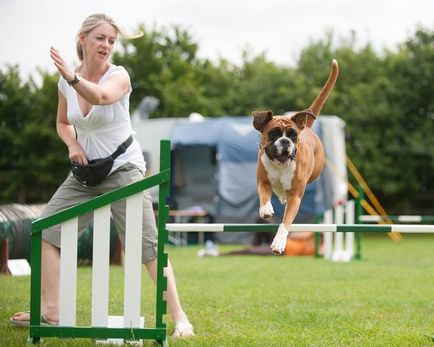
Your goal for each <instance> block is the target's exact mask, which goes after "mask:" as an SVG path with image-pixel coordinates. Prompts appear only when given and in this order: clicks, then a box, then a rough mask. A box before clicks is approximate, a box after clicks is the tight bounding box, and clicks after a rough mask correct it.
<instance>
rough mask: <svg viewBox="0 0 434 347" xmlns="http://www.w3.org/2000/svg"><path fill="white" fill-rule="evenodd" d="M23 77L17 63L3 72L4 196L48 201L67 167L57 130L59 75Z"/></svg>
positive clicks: (0, 178) (0, 179) (0, 158)
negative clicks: (38, 83) (36, 78)
mask: <svg viewBox="0 0 434 347" xmlns="http://www.w3.org/2000/svg"><path fill="white" fill-rule="evenodd" d="M40 75H41V77H42V84H41V86H40V87H37V86H36V84H35V83H34V82H33V81H32V80H30V81H28V82H25V83H23V82H22V81H21V79H20V77H19V70H18V67H16V66H15V67H9V70H8V71H7V72H6V73H2V72H0V172H1V174H0V186H1V187H2V189H1V190H0V200H4V201H12V202H21V203H25V202H39V201H47V200H48V198H49V197H50V196H51V195H52V193H53V192H54V190H55V189H56V186H57V185H58V184H59V183H60V180H61V179H62V178H64V176H65V175H66V172H67V161H65V159H67V158H65V149H64V146H63V144H62V142H61V141H60V140H59V139H58V137H57V135H56V132H55V124H56V123H55V122H56V113H55V112H56V109H57V80H58V78H57V77H56V76H53V75H49V74H48V73H44V72H40Z"/></svg>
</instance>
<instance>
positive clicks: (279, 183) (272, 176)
mask: <svg viewBox="0 0 434 347" xmlns="http://www.w3.org/2000/svg"><path fill="white" fill-rule="evenodd" d="M261 162H262V164H263V165H264V167H265V170H266V171H267V175H268V180H269V181H270V184H271V189H272V190H273V192H274V193H275V194H276V195H277V196H278V197H279V198H280V200H281V201H282V200H285V191H286V190H289V189H290V188H291V183H292V178H293V177H294V173H295V167H296V164H295V161H291V163H290V164H289V165H288V166H286V165H285V166H284V165H282V166H279V165H277V164H275V163H273V162H272V161H271V160H270V159H269V158H268V157H267V155H266V154H265V153H263V154H262V156H261Z"/></svg>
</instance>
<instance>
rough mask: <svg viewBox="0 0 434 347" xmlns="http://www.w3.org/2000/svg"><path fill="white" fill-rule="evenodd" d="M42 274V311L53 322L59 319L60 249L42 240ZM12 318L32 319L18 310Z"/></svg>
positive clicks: (19, 319)
mask: <svg viewBox="0 0 434 347" xmlns="http://www.w3.org/2000/svg"><path fill="white" fill-rule="evenodd" d="M41 260H42V274H41V289H42V295H41V296H42V300H41V312H42V314H43V315H44V316H45V317H46V318H47V319H48V320H49V321H52V322H58V321H59V279H60V253H59V249H58V248H57V247H55V246H53V245H52V244H50V243H48V242H47V241H44V240H42V258H41ZM12 318H13V319H14V320H17V321H30V314H29V313H28V312H17V313H15V314H14V315H13V316H12Z"/></svg>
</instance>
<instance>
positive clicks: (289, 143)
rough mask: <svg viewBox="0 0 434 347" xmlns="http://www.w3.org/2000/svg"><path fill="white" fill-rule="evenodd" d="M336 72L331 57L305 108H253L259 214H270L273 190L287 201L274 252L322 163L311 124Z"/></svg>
mask: <svg viewBox="0 0 434 347" xmlns="http://www.w3.org/2000/svg"><path fill="white" fill-rule="evenodd" d="M338 73H339V68H338V63H337V61H336V60H333V62H332V68H331V72H330V75H329V77H328V79H327V82H326V84H325V85H324V87H323V88H322V90H321V92H320V94H319V95H318V96H317V98H316V99H315V101H314V102H313V103H312V105H311V106H310V107H309V108H308V109H306V110H303V111H300V112H297V113H296V114H294V115H292V116H274V115H273V112H271V111H254V112H253V126H254V127H255V129H257V130H258V131H260V132H261V134H262V135H261V143H260V149H259V153H258V171H257V184H258V194H259V205H260V207H259V215H260V217H261V218H263V219H269V218H271V217H272V216H273V214H274V210H273V206H272V205H271V195H272V192H274V193H275V194H276V195H277V196H278V197H279V199H280V201H281V202H282V203H283V204H286V206H285V212H284V215H283V221H282V223H281V224H280V225H279V229H278V231H277V234H276V236H275V237H274V240H273V242H272V244H271V250H272V251H273V253H276V254H282V253H283V251H284V250H285V246H286V242H287V237H288V233H289V229H290V227H291V225H292V223H293V221H294V219H295V216H296V215H297V213H298V209H299V207H300V203H301V199H302V197H303V195H304V191H305V188H306V184H308V183H310V182H312V181H313V180H315V179H316V178H317V177H318V176H319V174H320V173H321V171H322V168H323V166H324V150H323V147H322V144H321V142H320V140H319V138H318V136H317V135H316V134H315V133H314V132H313V131H312V129H311V128H312V124H313V122H314V120H315V119H316V118H317V117H318V115H319V113H320V111H321V108H322V107H323V105H324V104H325V102H326V100H327V97H328V95H329V94H330V92H331V90H332V89H333V87H334V84H335V82H336V79H337V77H338Z"/></svg>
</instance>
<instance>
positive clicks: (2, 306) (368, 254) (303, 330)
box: [0, 235, 434, 347]
mask: <svg viewBox="0 0 434 347" xmlns="http://www.w3.org/2000/svg"><path fill="white" fill-rule="evenodd" d="M240 247H241V246H224V247H222V246H220V249H221V250H225V251H226V250H230V249H235V248H240ZM167 249H168V253H169V256H170V259H171V261H172V263H173V265H174V268H175V272H176V275H177V280H178V289H179V292H180V295H181V299H182V302H183V305H184V308H185V310H186V311H187V313H188V314H189V317H190V319H191V320H192V322H193V323H194V325H195V329H196V334H197V336H196V337H194V338H193V339H189V340H184V341H183V340H176V341H172V340H170V344H171V345H172V346H208V347H213V346H231V347H233V346H249V347H250V346H297V347H298V346H434V342H433V341H432V339H430V338H429V337H427V335H434V236H430V235H405V236H404V239H403V240H402V241H400V242H394V241H391V240H390V239H389V238H388V237H387V236H386V235H375V236H374V235H369V236H365V237H364V241H363V248H362V253H363V260H361V261H353V262H351V263H331V262H326V261H324V260H322V259H314V258H311V257H276V256H269V257H253V256H232V257H217V258H198V257H197V256H196V252H197V251H198V249H199V247H196V246H190V247H185V248H173V247H168V248H167ZM110 276H111V293H110V314H115V315H120V314H122V311H123V308H122V303H123V272H122V268H121V267H112V268H111V273H110ZM90 279H91V271H90V268H89V267H80V268H79V283H78V288H79V289H78V304H77V306H78V307H77V309H78V323H79V325H87V324H89V322H90V306H91V305H90V287H91V282H90ZM142 282H143V287H144V290H143V298H142V306H143V307H142V312H145V313H144V316H145V320H146V321H147V322H148V323H147V324H148V325H151V326H153V324H154V306H155V305H154V299H153V297H154V287H153V285H151V284H150V280H149V279H148V277H147V275H146V273H145V272H143V276H142ZM28 298H29V278H28V277H24V278H22V277H16V278H13V277H11V276H5V275H2V276H0V346H23V345H25V344H26V340H27V335H28V334H27V330H25V329H17V328H13V327H10V325H9V323H8V319H9V317H10V316H11V315H12V314H13V313H14V312H15V311H18V310H24V309H28V307H29V304H28V301H29V299H28ZM166 321H167V323H168V329H169V332H171V330H172V329H173V323H172V321H171V319H170V317H169V316H168V317H167V319H166ZM43 344H44V345H45V346H94V345H95V342H94V341H91V340H86V339H75V340H72V339H55V338H46V339H44V343H43ZM151 345H152V343H151V342H150V341H148V342H147V343H145V346H151Z"/></svg>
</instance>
